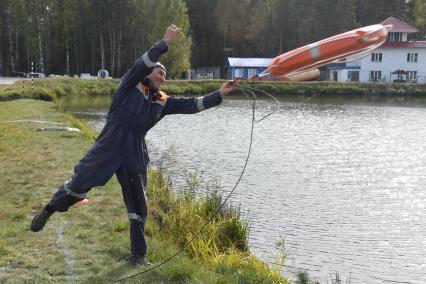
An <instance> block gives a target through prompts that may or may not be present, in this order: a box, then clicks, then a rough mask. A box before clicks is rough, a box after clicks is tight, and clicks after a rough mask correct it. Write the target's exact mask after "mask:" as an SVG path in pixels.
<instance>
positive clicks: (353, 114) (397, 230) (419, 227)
mask: <svg viewBox="0 0 426 284" xmlns="http://www.w3.org/2000/svg"><path fill="white" fill-rule="evenodd" d="M107 106H108V102H105V101H103V100H99V101H98V102H96V101H91V102H81V101H79V102H78V103H75V102H74V103H73V102H68V103H65V107H66V108H67V109H68V110H70V111H72V112H74V113H77V114H78V115H80V116H83V117H85V118H86V119H88V120H89V122H90V124H91V125H92V126H94V127H95V128H96V129H97V130H100V129H101V128H102V126H103V123H104V118H105V115H106V111H107ZM273 108H274V104H273V103H272V102H271V101H267V100H262V101H258V102H257V112H256V115H257V117H258V118H260V117H261V116H262V115H265V114H267V113H268V112H269V111H270V110H271V109H273ZM425 122H426V109H425V108H423V107H406V106H390V105H378V104H376V105H372V104H342V103H327V102H320V103H318V102H317V103H312V102H289V101H281V105H280V108H279V110H278V112H276V113H274V114H273V115H271V116H270V117H268V118H267V119H265V120H263V121H262V122H260V123H256V124H255V127H254V138H253V148H252V153H251V156H250V160H249V164H248V167H247V170H246V173H245V174H244V176H243V179H242V181H241V183H240V185H239V186H238V187H237V189H236V191H235V193H234V194H233V195H232V197H231V199H230V200H231V203H232V204H233V205H236V206H240V207H241V209H242V211H243V212H244V215H245V216H246V217H247V218H248V219H249V220H250V224H251V230H250V247H251V250H252V251H253V252H254V253H255V254H256V255H258V256H259V257H260V258H261V259H263V260H265V262H269V263H273V262H275V261H276V257H274V255H276V254H277V253H278V251H277V248H276V244H277V242H279V241H282V240H284V243H285V249H286V252H287V254H288V257H287V260H286V263H285V267H284V272H285V273H287V274H288V273H291V272H294V271H306V272H307V273H309V275H310V276H311V277H317V278H318V279H319V280H321V281H323V282H326V281H328V280H330V277H331V276H330V275H335V273H336V272H337V273H339V275H340V278H341V279H343V281H349V280H350V283H426V218H425V216H426V190H425V185H426V175H425V173H426V143H425V141H426V129H425ZM250 130H251V106H250V103H249V101H247V100H240V99H227V100H225V101H224V103H223V104H222V105H220V106H219V107H217V108H215V109H211V110H207V111H204V112H202V113H199V114H196V115H173V116H169V117H166V118H165V119H163V120H162V121H161V122H160V123H159V124H158V125H157V126H156V127H154V128H153V129H152V130H151V131H150V132H149V133H148V135H147V140H148V141H149V142H148V146H149V150H150V157H151V160H152V161H153V163H154V164H157V165H158V164H159V163H160V162H161V163H162V166H163V167H166V168H167V170H168V173H169V174H170V176H171V179H172V181H173V184H174V186H175V187H176V188H180V187H183V186H185V184H187V180H188V177H190V176H191V175H197V177H198V179H199V180H201V181H203V182H204V184H206V183H209V184H212V182H213V184H216V186H218V187H219V188H220V191H221V192H222V193H223V194H224V195H226V194H227V193H229V191H230V190H231V189H232V188H233V186H234V185H235V183H236V181H237V179H238V177H239V175H240V173H241V170H242V167H243V165H244V161H245V159H246V155H247V151H248V147H249V143H250ZM165 154H166V155H165ZM164 156H166V157H167V156H168V157H169V158H168V159H162V157H163V158H164ZM171 157H172V158H171ZM344 283H346V282H344Z"/></svg>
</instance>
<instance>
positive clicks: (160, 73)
mask: <svg viewBox="0 0 426 284" xmlns="http://www.w3.org/2000/svg"><path fill="white" fill-rule="evenodd" d="M146 77H147V78H148V79H149V81H150V84H151V86H149V87H150V88H154V89H159V88H160V86H161V85H162V84H163V83H164V81H166V72H165V71H164V70H163V69H161V68H154V70H152V72H151V74H149V75H148V76H146Z"/></svg>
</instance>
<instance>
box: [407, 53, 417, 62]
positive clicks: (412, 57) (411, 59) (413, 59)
mask: <svg viewBox="0 0 426 284" xmlns="http://www.w3.org/2000/svg"><path fill="white" fill-rule="evenodd" d="M418 60H419V54H418V53H407V62H417V61H418Z"/></svg>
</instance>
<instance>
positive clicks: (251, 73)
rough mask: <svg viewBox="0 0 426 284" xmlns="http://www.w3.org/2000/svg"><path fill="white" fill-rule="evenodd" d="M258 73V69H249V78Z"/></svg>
mask: <svg viewBox="0 0 426 284" xmlns="http://www.w3.org/2000/svg"><path fill="white" fill-rule="evenodd" d="M256 74H257V72H256V69H249V70H248V78H251V77H253V76H256Z"/></svg>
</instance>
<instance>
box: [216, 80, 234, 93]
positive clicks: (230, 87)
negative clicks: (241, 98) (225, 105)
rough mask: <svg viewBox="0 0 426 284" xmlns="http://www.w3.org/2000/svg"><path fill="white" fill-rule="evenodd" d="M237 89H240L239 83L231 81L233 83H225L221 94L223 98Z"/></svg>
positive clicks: (220, 90) (221, 88)
mask: <svg viewBox="0 0 426 284" xmlns="http://www.w3.org/2000/svg"><path fill="white" fill-rule="evenodd" d="M236 88H238V81H236V80H231V81H228V82H226V83H224V84H223V85H222V86H221V87H220V89H219V92H220V95H221V96H226V95H227V94H229V93H231V92H232V91H234V90H235V89H236Z"/></svg>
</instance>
